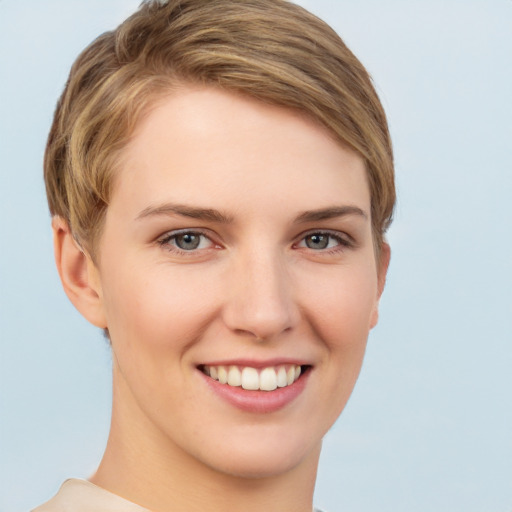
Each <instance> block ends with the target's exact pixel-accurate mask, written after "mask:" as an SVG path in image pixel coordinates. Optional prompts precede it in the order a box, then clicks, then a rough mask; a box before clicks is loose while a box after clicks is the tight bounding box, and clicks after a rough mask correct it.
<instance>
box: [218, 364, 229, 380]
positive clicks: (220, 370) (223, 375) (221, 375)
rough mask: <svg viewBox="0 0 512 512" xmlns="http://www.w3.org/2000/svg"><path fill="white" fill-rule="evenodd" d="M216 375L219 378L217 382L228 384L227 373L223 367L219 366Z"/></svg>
mask: <svg viewBox="0 0 512 512" xmlns="http://www.w3.org/2000/svg"><path fill="white" fill-rule="evenodd" d="M217 374H218V376H219V382H220V383H221V384H227V383H228V372H227V371H226V368H224V366H219V367H218V368H217Z"/></svg>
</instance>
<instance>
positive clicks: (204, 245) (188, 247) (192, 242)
mask: <svg viewBox="0 0 512 512" xmlns="http://www.w3.org/2000/svg"><path fill="white" fill-rule="evenodd" d="M158 243H159V244H160V245H161V246H162V247H164V248H166V249H167V250H169V251H171V252H194V251H200V250H205V249H211V248H213V247H215V244H214V243H213V242H212V240H210V238H208V237H207V236H206V235H205V234H204V233H202V232H200V231H179V232H171V233H167V234H166V235H165V236H164V237H163V238H161V239H160V240H159V241H158Z"/></svg>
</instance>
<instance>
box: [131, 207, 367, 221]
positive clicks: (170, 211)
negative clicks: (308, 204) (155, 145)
mask: <svg viewBox="0 0 512 512" xmlns="http://www.w3.org/2000/svg"><path fill="white" fill-rule="evenodd" d="M161 215H180V216H182V217H188V218H191V219H197V220H204V221H210V222H217V223H220V224H231V223H233V220H234V219H233V217H232V216H230V215H228V214H225V213H222V212H221V211H219V210H215V209H214V208H199V207H195V206H188V205H184V204H175V203H165V204H162V205H158V206H148V207H147V208H145V209H144V210H142V211H141V212H140V213H139V214H138V215H137V217H136V220H141V219H145V218H147V217H153V216H161ZM347 215H356V216H359V217H362V218H364V219H368V214H367V213H366V212H365V211H364V210H362V209H361V208H359V207H357V206H331V207H328V208H319V209H318V210H306V211H304V212H302V213H300V214H299V215H298V216H297V217H296V218H295V221H294V222H295V223H297V224H302V223H307V222H316V221H320V220H328V219H334V218H337V217H345V216H347Z"/></svg>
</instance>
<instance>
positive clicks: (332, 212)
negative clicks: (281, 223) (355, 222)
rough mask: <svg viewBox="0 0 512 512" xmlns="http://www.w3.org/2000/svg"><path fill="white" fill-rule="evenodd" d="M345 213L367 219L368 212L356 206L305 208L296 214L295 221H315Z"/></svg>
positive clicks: (345, 214) (341, 215)
mask: <svg viewBox="0 0 512 512" xmlns="http://www.w3.org/2000/svg"><path fill="white" fill-rule="evenodd" d="M347 215H357V216H359V217H362V218H364V219H365V220H367V219H368V214H367V213H366V212H365V211H364V210H362V209H361V208H359V207H357V206H332V207H329V208H320V209H318V210H307V211H305V212H302V213H301V214H300V215H298V216H297V218H296V219H295V222H297V223H303V222H304V223H305V222H316V221H319V220H328V219H335V218H337V217H345V216H347Z"/></svg>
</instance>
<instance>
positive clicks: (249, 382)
mask: <svg viewBox="0 0 512 512" xmlns="http://www.w3.org/2000/svg"><path fill="white" fill-rule="evenodd" d="M242 387H243V388H244V389H252V390H256V389H260V376H259V375H258V370H256V368H249V367H245V368H244V369H243V370H242Z"/></svg>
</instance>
